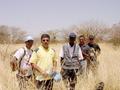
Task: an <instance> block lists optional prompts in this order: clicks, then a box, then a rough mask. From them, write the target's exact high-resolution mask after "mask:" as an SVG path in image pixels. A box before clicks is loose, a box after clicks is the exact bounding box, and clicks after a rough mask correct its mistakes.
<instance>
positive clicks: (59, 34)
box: [0, 22, 120, 45]
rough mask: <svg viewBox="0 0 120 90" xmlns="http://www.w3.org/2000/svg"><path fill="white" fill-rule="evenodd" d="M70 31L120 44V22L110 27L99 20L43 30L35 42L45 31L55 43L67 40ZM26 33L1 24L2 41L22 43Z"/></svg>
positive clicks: (0, 36)
mask: <svg viewBox="0 0 120 90" xmlns="http://www.w3.org/2000/svg"><path fill="white" fill-rule="evenodd" d="M70 32H76V34H77V36H80V35H81V34H84V35H85V36H86V37H88V36H89V35H90V34H92V35H94V36H95V37H96V40H97V41H99V42H110V43H113V44H114V45H120V23H117V24H114V25H113V26H111V27H108V26H106V25H104V24H101V23H98V22H87V23H84V24H81V25H74V26H71V27H70V28H67V29H59V30H58V29H57V30H49V31H46V32H42V31H41V32H40V35H38V36H36V37H35V43H40V36H41V34H43V33H48V34H49V35H50V37H51V42H53V43H59V42H60V43H61V42H66V41H67V40H68V34H69V33H70ZM26 34H27V32H25V31H23V30H21V29H20V28H16V27H8V26H5V25H1V26H0V43H21V42H23V37H24V36H25V35H26Z"/></svg>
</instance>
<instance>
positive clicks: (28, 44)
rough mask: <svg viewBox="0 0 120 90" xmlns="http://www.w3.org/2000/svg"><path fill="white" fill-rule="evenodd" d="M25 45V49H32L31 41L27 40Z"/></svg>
mask: <svg viewBox="0 0 120 90" xmlns="http://www.w3.org/2000/svg"><path fill="white" fill-rule="evenodd" d="M25 44H26V47H27V48H28V49H30V48H31V47H32V45H33V40H28V41H26V42H25Z"/></svg>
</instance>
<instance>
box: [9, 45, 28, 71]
mask: <svg viewBox="0 0 120 90" xmlns="http://www.w3.org/2000/svg"><path fill="white" fill-rule="evenodd" d="M22 49H23V50H24V54H23V55H22V57H21V59H20V60H17V61H16V64H17V66H14V65H13V66H12V65H11V62H13V61H14V54H15V53H16V52H17V51H18V50H19V49H17V50H15V51H13V52H12V53H11V54H10V65H11V69H12V71H16V70H19V69H20V65H21V61H22V59H23V58H24V56H25V55H26V50H25V48H24V47H22Z"/></svg>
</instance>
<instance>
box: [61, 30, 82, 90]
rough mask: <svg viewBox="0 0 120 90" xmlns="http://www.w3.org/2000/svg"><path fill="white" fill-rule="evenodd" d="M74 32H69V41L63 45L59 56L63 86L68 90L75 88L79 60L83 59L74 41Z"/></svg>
mask: <svg viewBox="0 0 120 90" xmlns="http://www.w3.org/2000/svg"><path fill="white" fill-rule="evenodd" d="M75 41H76V34H75V33H73V32H72V33H70V34H69V43H67V44H65V45H63V47H62V49H61V52H60V58H61V74H62V78H63V81H64V83H65V86H66V88H67V89H69V90H75V84H76V83H77V76H76V72H77V70H78V69H79V67H80V60H82V59H83V56H82V52H81V49H80V47H79V45H77V44H76V43H75Z"/></svg>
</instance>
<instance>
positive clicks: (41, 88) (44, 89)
mask: <svg viewBox="0 0 120 90" xmlns="http://www.w3.org/2000/svg"><path fill="white" fill-rule="evenodd" d="M36 87H37V89H38V90H52V88H53V79H51V80H43V81H38V80H36Z"/></svg>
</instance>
